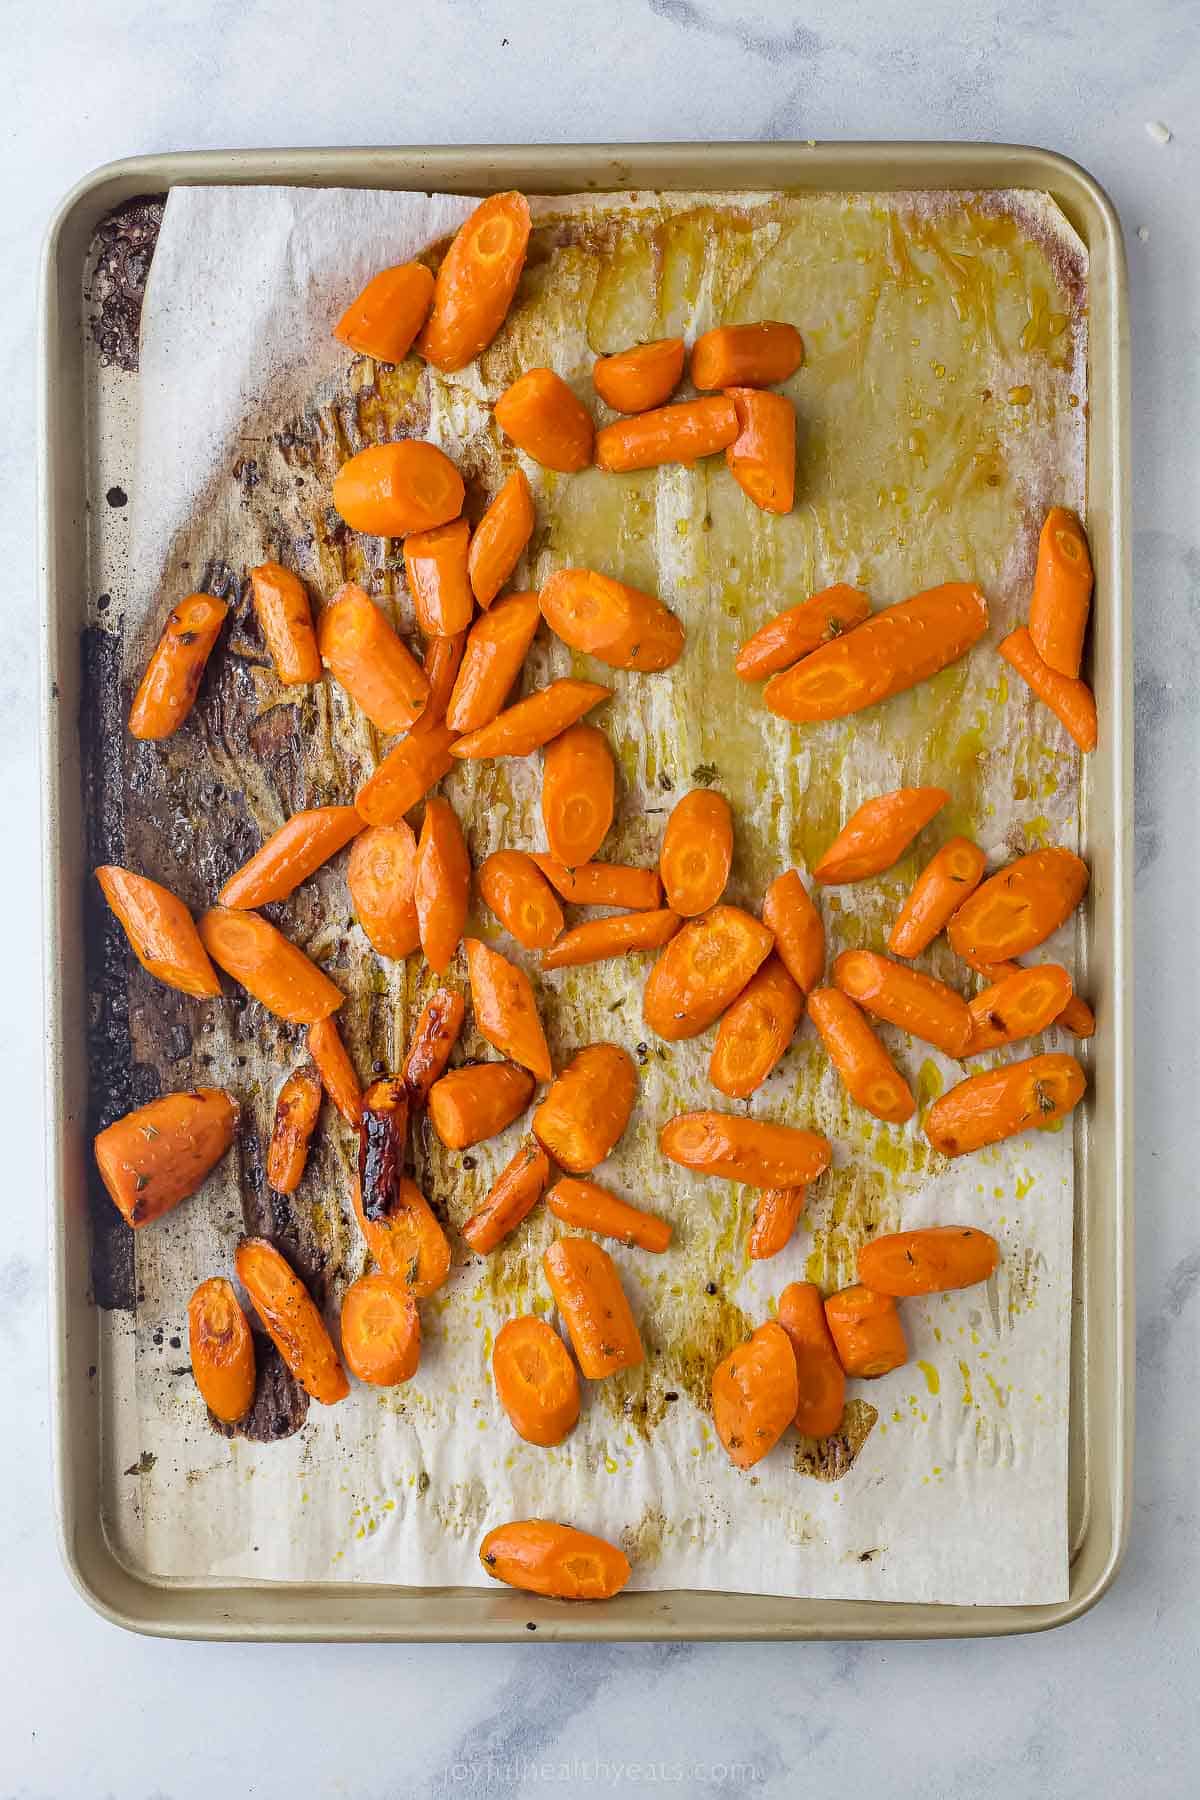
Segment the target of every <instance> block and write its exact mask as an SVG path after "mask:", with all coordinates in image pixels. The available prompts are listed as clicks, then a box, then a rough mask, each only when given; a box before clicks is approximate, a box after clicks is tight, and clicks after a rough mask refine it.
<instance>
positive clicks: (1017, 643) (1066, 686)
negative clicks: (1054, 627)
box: [996, 625, 1099, 752]
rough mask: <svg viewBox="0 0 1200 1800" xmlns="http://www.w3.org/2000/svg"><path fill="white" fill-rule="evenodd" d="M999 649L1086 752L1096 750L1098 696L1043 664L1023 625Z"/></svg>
mask: <svg viewBox="0 0 1200 1800" xmlns="http://www.w3.org/2000/svg"><path fill="white" fill-rule="evenodd" d="M996 648H997V649H998V651H999V652H1000V655H1001V656H1002V657H1003V658H1004V660H1005V662H1006V663H1007V664H1008V666H1009V668H1010V669H1015V670H1016V672H1017V674H1018V675H1019V676H1020V677H1021V679H1022V681H1025V682H1027V683H1028V684H1029V686H1030V687H1031V688H1032V689H1033V691H1034V693H1035V694H1036V695H1037V697H1038V699H1039V700H1041V701H1044V702H1045V704H1046V705H1047V706H1048V707H1049V708H1050V711H1051V712H1052V713H1053V714H1054V716H1055V718H1056V719H1058V720H1059V722H1060V723H1061V724H1062V725H1063V726H1064V727H1065V728H1066V730H1067V732H1068V733H1069V735H1070V736H1071V737H1072V738H1074V740H1075V742H1076V743H1077V744H1078V745H1079V748H1080V749H1081V750H1083V751H1085V752H1086V751H1089V750H1094V749H1095V748H1096V744H1097V741H1098V738H1099V728H1098V725H1097V722H1096V696H1095V695H1094V694H1093V692H1092V690H1091V688H1090V687H1089V686H1088V684H1087V682H1086V681H1080V680H1078V679H1077V678H1076V679H1072V677H1071V676H1070V675H1062V674H1060V673H1059V671H1058V670H1057V669H1052V668H1051V667H1050V664H1049V663H1048V662H1043V661H1042V658H1041V657H1040V656H1039V655H1038V653H1037V647H1036V645H1035V644H1034V641H1033V638H1032V637H1031V635H1030V633H1029V632H1028V631H1027V630H1026V629H1025V627H1024V626H1023V625H1022V626H1021V628H1020V630H1019V631H1011V632H1009V634H1008V636H1007V637H1006V638H1004V639H1003V640H1002V641H1001V642H1000V643H999V644H998V645H997V646H996Z"/></svg>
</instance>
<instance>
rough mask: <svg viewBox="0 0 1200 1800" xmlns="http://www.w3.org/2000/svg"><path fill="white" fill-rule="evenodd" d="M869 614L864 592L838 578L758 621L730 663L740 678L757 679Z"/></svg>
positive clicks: (807, 653) (851, 627)
mask: <svg viewBox="0 0 1200 1800" xmlns="http://www.w3.org/2000/svg"><path fill="white" fill-rule="evenodd" d="M870 616H871V602H870V601H869V600H868V599H867V596H866V595H865V594H863V593H860V592H859V590H858V589H857V588H853V587H848V586H847V585H846V583H845V582H843V581H839V582H838V583H837V584H836V585H835V586H834V587H828V588H822V590H821V592H820V593H819V594H814V595H813V596H812V598H811V599H809V600H802V601H801V603H800V605H799V606H789V607H788V609H787V611H786V612H781V613H776V614H775V617H774V618H773V619H768V620H767V622H766V624H765V625H760V626H759V628H758V630H757V631H756V632H755V633H754V635H753V637H748V638H747V639H746V642H745V643H744V644H743V645H742V647H741V649H740V650H739V651H738V656H737V661H736V663H735V664H734V665H733V666H734V668H735V669H736V670H737V673H738V674H739V675H740V676H741V678H742V680H743V681H761V680H762V679H763V677H764V675H774V674H777V673H778V671H779V670H780V669H788V668H790V667H791V666H792V664H793V663H796V662H799V661H800V659H801V657H802V656H811V654H812V652H813V651H814V650H819V649H820V647H821V645H822V644H831V643H832V642H833V640H834V638H838V637H842V636H843V635H844V634H845V633H846V632H847V631H853V630H854V627H855V626H856V625H861V624H862V622H863V620H864V619H869V618H870Z"/></svg>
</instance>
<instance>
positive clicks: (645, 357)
mask: <svg viewBox="0 0 1200 1800" xmlns="http://www.w3.org/2000/svg"><path fill="white" fill-rule="evenodd" d="M682 376H683V339H682V338H677V337H674V338H656V339H655V341H654V342H653V343H652V344H635V345H634V347H633V349H632V350H618V352H617V353H616V355H615V356H599V357H597V358H596V361H595V362H594V363H593V365H592V386H593V387H594V388H595V390H596V392H597V393H598V394H599V396H600V398H601V399H602V400H603V401H604V403H605V405H606V406H611V407H612V409H613V411H614V412H620V413H640V412H648V411H649V409H650V408H651V407H652V406H661V405H662V404H663V402H664V401H665V400H669V399H670V397H671V395H672V394H673V393H674V392H675V389H676V388H677V387H678V386H679V383H680V380H681V379H682Z"/></svg>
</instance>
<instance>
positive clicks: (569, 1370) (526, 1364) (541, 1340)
mask: <svg viewBox="0 0 1200 1800" xmlns="http://www.w3.org/2000/svg"><path fill="white" fill-rule="evenodd" d="M492 1379H493V1380H494V1381H495V1383H496V1396H497V1398H498V1399H499V1401H500V1404H501V1406H502V1407H503V1408H504V1410H505V1412H506V1413H507V1414H508V1417H509V1422H510V1423H511V1425H512V1428H513V1430H514V1431H515V1432H516V1434H517V1436H518V1437H521V1438H524V1440H525V1442H526V1443H527V1444H540V1445H542V1446H543V1448H546V1449H549V1448H550V1447H551V1445H553V1444H561V1443H562V1441H563V1439H564V1438H565V1437H567V1436H568V1435H569V1434H570V1432H571V1431H573V1430H574V1428H575V1425H576V1422H577V1421H578V1418H579V1377H578V1375H577V1374H576V1373H575V1364H574V1363H573V1362H572V1361H571V1358H570V1354H569V1353H568V1350H567V1347H566V1345H565V1344H564V1343H563V1341H562V1339H561V1338H560V1337H559V1335H558V1333H557V1331H555V1329H554V1327H553V1326H552V1325H547V1323H546V1321H545V1320H544V1319H537V1318H534V1317H533V1316H532V1314H525V1315H524V1316H523V1317H521V1318H518V1319H509V1320H508V1321H507V1322H506V1323H505V1324H504V1325H502V1326H501V1327H500V1330H499V1331H498V1332H497V1334H496V1342H495V1345H494V1346H493V1349H492Z"/></svg>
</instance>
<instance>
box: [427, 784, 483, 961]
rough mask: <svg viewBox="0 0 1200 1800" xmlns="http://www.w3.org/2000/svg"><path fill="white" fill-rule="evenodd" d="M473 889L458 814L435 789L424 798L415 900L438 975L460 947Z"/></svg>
mask: <svg viewBox="0 0 1200 1800" xmlns="http://www.w3.org/2000/svg"><path fill="white" fill-rule="evenodd" d="M470 893H471V858H470V856H469V855H468V853H467V844H466V839H465V838H464V837H463V834H462V826H461V825H460V824H459V822H458V814H457V813H456V812H455V810H454V808H453V807H452V806H451V805H450V803H449V801H448V800H442V799H440V798H439V797H438V796H437V795H436V794H435V795H434V796H433V797H432V798H431V799H429V800H427V801H426V802H425V819H424V823H423V824H422V826H421V837H420V841H419V842H418V844H417V867H416V874H415V878H414V882H413V905H414V906H415V907H416V909H417V926H418V929H419V931H420V935H421V948H422V950H423V951H424V952H425V960H426V962H427V963H428V964H429V966H430V968H431V969H436V970H437V972H438V974H439V975H444V974H445V973H446V970H447V969H448V968H449V967H450V963H451V961H452V959H453V956H454V952H455V951H456V950H457V949H458V945H459V940H460V939H461V937H462V934H463V926H464V925H465V924H466V922H467V902H468V900H469V897H470Z"/></svg>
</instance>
